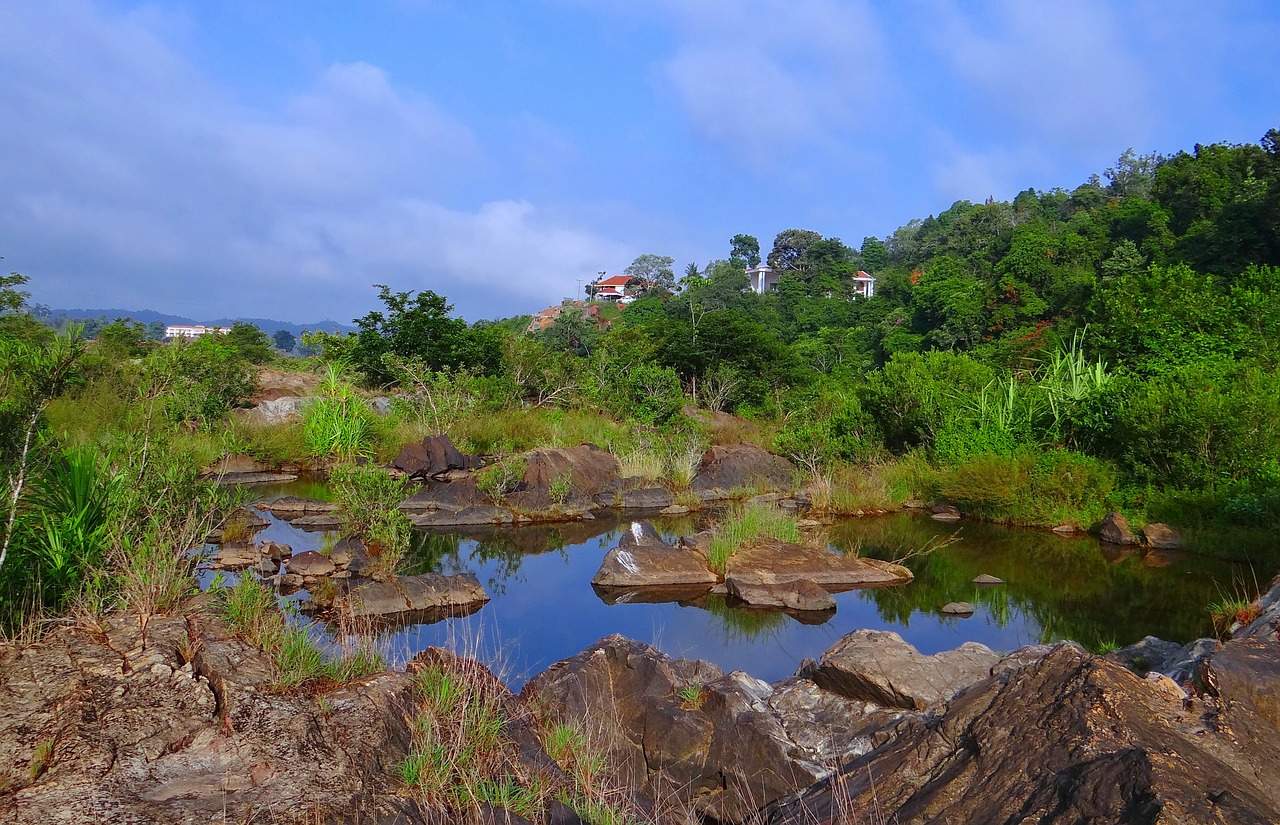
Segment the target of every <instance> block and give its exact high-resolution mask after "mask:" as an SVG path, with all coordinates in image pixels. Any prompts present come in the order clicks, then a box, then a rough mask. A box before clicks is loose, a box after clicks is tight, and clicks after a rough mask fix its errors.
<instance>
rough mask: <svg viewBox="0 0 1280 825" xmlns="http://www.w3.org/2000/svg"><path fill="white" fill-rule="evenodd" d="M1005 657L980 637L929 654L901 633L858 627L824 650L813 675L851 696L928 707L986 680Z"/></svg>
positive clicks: (820, 683) (906, 706)
mask: <svg viewBox="0 0 1280 825" xmlns="http://www.w3.org/2000/svg"><path fill="white" fill-rule="evenodd" d="M999 660H1000V657H999V656H997V655H996V654H995V653H993V652H992V651H991V650H990V649H989V648H987V647H986V646H985V645H980V644H976V643H974V642H966V643H965V644H963V645H961V646H960V647H958V648H956V649H955V650H948V651H945V652H943V653H937V654H934V655H933V656H924V655H921V654H920V653H919V652H918V651H917V650H916V649H915V648H914V647H912V646H911V645H909V644H907V643H906V642H904V641H903V640H902V637H901V636H899V635H898V634H897V633H892V632H890V631H884V630H855V631H854V632H853V633H850V634H849V635H847V636H845V637H844V638H843V639H841V640H840V641H838V642H836V643H835V644H834V645H833V646H832V647H831V648H830V649H828V650H827V652H826V653H824V654H822V658H821V660H819V662H818V666H817V668H816V670H815V671H814V675H813V680H814V681H815V682H816V683H817V684H818V686H819V687H822V688H825V689H827V690H830V691H834V692H835V693H838V694H840V695H841V696H847V697H848V698H850V699H860V700H863V701H868V702H875V703H876V704H878V705H881V706H883V707H893V708H904V709H906V710H924V709H926V708H931V707H938V706H940V705H942V704H944V703H946V702H948V701H950V699H951V698H952V697H953V696H955V695H956V694H957V693H959V692H960V691H961V690H963V689H965V688H966V687H969V686H970V685H972V684H973V683H975V682H978V681H980V680H982V679H985V678H986V677H987V676H988V675H990V673H991V668H992V667H993V666H994V665H995V664H996V663H997V662H999Z"/></svg>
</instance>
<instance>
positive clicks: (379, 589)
mask: <svg viewBox="0 0 1280 825" xmlns="http://www.w3.org/2000/svg"><path fill="white" fill-rule="evenodd" d="M488 601H489V594H488V593H486V592H485V590H484V588H483V587H482V586H481V585H480V581H479V579H477V578H476V576H475V574H474V573H469V572H468V573H456V574H454V575H452V576H446V575H444V574H442V573H422V574H420V575H417V576H396V577H395V578H394V579H393V580H391V581H386V582H368V583H366V584H360V585H357V586H356V587H353V588H351V589H350V590H349V591H348V592H346V593H345V594H344V595H342V596H341V597H340V598H339V599H338V600H337V602H336V603H335V607H337V608H339V612H340V613H343V614H349V615H351V616H355V617H357V618H363V617H390V618H398V619H402V620H407V619H413V620H414V621H418V620H423V621H438V620H440V619H443V618H446V617H448V616H466V615H468V614H470V613H473V612H475V611H476V610H478V609H480V607H482V606H483V605H484V604H485V603H486V602H488ZM399 614H411V615H410V616H402V615H399ZM430 616H434V618H429V617H430Z"/></svg>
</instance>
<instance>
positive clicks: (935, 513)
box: [929, 502, 960, 522]
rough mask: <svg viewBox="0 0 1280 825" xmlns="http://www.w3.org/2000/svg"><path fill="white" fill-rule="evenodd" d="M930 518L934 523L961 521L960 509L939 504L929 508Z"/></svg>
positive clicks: (951, 505) (950, 505) (952, 505)
mask: <svg viewBox="0 0 1280 825" xmlns="http://www.w3.org/2000/svg"><path fill="white" fill-rule="evenodd" d="M929 518H931V519H933V520H934V521H948V522H950V521H959V520H960V508H959V507H957V506H955V505H954V504H947V503H945V502H938V503H936V504H931V505H930V506H929Z"/></svg>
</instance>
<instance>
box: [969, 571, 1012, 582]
mask: <svg viewBox="0 0 1280 825" xmlns="http://www.w3.org/2000/svg"><path fill="white" fill-rule="evenodd" d="M969 583H970V584H977V585H995V584H1004V579H1000V578H996V577H995V576H993V575H991V574H990V573H979V574H978V575H976V576H974V577H973V578H972V579H971V580H970V582H969Z"/></svg>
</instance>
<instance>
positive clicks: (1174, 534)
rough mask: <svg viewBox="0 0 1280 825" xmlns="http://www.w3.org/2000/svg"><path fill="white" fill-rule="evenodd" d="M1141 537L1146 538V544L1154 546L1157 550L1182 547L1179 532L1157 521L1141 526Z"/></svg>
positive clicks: (1179, 548)
mask: <svg viewBox="0 0 1280 825" xmlns="http://www.w3.org/2000/svg"><path fill="white" fill-rule="evenodd" d="M1142 537H1143V538H1144V539H1146V543H1147V546H1149V547H1154V548H1156V549H1157V550H1181V549H1182V536H1181V534H1179V533H1178V531H1177V530H1174V529H1173V528H1172V527H1170V526H1169V525H1167V524H1161V523H1160V522H1158V521H1156V522H1152V523H1151V524H1148V525H1147V526H1146V527H1143V528H1142Z"/></svg>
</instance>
